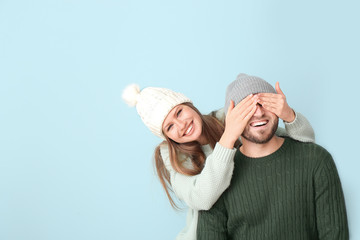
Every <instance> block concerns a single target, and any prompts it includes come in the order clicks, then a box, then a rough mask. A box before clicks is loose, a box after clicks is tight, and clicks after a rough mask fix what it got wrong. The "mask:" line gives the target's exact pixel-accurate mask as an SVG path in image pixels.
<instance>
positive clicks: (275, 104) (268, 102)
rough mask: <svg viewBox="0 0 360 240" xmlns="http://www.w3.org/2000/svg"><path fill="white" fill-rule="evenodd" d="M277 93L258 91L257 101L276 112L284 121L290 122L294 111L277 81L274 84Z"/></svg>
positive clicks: (293, 117)
mask: <svg viewBox="0 0 360 240" xmlns="http://www.w3.org/2000/svg"><path fill="white" fill-rule="evenodd" d="M275 90H276V92H277V93H259V94H257V96H259V103H260V104H261V105H262V106H263V108H265V109H266V110H268V111H270V112H272V113H274V114H276V115H277V116H278V117H279V118H281V119H282V120H284V121H285V122H292V121H294V119H295V112H294V110H292V108H291V107H290V106H289V105H288V104H287V102H286V97H285V94H284V93H283V92H282V91H281V89H280V85H279V82H276V84H275Z"/></svg>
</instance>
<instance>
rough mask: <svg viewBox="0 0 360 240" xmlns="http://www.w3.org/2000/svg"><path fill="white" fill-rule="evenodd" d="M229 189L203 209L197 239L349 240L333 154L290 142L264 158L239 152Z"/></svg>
mask: <svg viewBox="0 0 360 240" xmlns="http://www.w3.org/2000/svg"><path fill="white" fill-rule="evenodd" d="M234 161H235V168H234V173H233V177H232V180H231V185H230V187H229V188H228V189H227V190H226V191H225V192H224V194H223V195H222V196H221V198H220V199H219V200H218V201H217V202H216V204H215V205H214V206H213V208H212V209H210V210H209V211H200V212H199V219H198V228H197V237H198V238H197V239H198V240H205V239H206V240H212V239H214V240H215V239H216V240H223V239H234V240H236V239H246V240H253V239H256V240H268V239H269V240H270V239H274V240H289V239H291V240H300V239H301V240H305V239H306V240H308V239H320V240H325V239H326V240H335V239H336V240H345V239H348V238H349V232H348V224H347V217H346V210H345V202H344V197H343V192H342V189H341V183H340V179H339V177H338V173H337V170H336V167H335V163H334V161H333V159H332V157H331V155H330V154H329V153H328V152H327V151H326V150H325V149H324V148H322V147H320V146H319V145H316V144H313V143H300V142H297V141H295V140H292V139H287V138H286V140H285V142H284V144H283V145H282V146H281V147H280V149H279V150H277V151H276V152H274V153H273V154H270V155H269V156H266V157H263V158H249V157H246V156H244V155H243V154H241V153H240V152H237V154H236V156H235V160H234Z"/></svg>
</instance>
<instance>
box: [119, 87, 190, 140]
mask: <svg viewBox="0 0 360 240" xmlns="http://www.w3.org/2000/svg"><path fill="white" fill-rule="evenodd" d="M122 98H123V99H124V100H125V102H126V103H127V104H128V105H129V106H131V107H133V106H136V110H137V112H138V114H139V115H140V117H141V120H142V121H143V122H144V124H145V125H146V126H147V127H148V128H149V129H150V131H151V132H152V133H154V134H155V135H156V136H158V137H161V138H163V139H165V136H164V135H163V133H162V124H163V122H164V120H165V118H166V116H167V115H168V114H169V112H170V111H171V110H172V109H173V108H174V107H175V106H177V105H179V104H181V103H186V102H190V103H191V102H192V101H191V100H190V99H189V98H187V97H186V96H185V95H184V94H182V93H177V92H174V91H172V90H170V89H167V88H156V87H147V88H144V89H143V90H141V91H140V88H139V86H138V85H136V84H131V85H129V86H127V87H126V88H125V90H124V92H123V94H122Z"/></svg>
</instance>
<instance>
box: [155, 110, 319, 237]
mask: <svg viewBox="0 0 360 240" xmlns="http://www.w3.org/2000/svg"><path fill="white" fill-rule="evenodd" d="M216 116H217V117H218V118H219V120H222V117H223V116H224V114H223V112H218V113H217V114H216ZM284 124H285V129H283V128H278V131H277V132H276V135H278V136H289V137H291V138H293V139H296V140H299V141H302V142H314V141H315V136H314V131H313V129H312V127H311V125H310V123H309V122H308V120H307V119H306V118H305V117H304V116H303V115H301V114H300V113H296V114H295V120H294V121H293V122H291V123H284ZM202 150H203V151H204V154H205V156H206V161H205V166H204V168H203V170H202V172H201V173H200V174H198V175H195V176H186V175H183V174H180V173H178V172H176V171H175V170H174V169H173V168H172V166H171V163H170V159H169V151H168V148H167V145H162V146H161V148H160V152H161V156H162V159H163V161H164V164H165V167H166V169H167V170H168V171H169V172H170V181H171V186H172V189H173V190H174V193H175V195H176V196H177V197H178V198H179V199H180V200H182V201H184V202H185V203H186V204H187V205H188V207H189V209H188V213H187V219H186V226H185V228H184V229H183V230H182V231H181V232H180V233H179V234H178V236H177V237H176V240H196V228H197V221H198V211H199V210H208V209H210V208H211V207H212V206H213V204H214V203H215V202H216V201H217V200H218V198H219V197H220V195H221V194H222V193H223V192H224V191H225V190H226V188H227V187H228V186H229V185H230V180H231V176H232V172H233V169H234V161H233V160H234V156H235V152H236V149H235V148H233V149H228V148H225V147H223V146H221V144H219V143H217V144H216V146H215V148H214V149H212V148H211V147H210V146H209V145H204V146H202ZM183 164H184V165H185V166H187V167H190V168H191V166H192V164H191V160H190V159H185V160H184V162H183Z"/></svg>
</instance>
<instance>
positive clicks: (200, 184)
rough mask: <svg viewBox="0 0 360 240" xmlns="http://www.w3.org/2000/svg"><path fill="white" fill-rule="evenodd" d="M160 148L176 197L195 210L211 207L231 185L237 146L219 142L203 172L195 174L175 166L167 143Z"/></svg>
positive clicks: (208, 158) (207, 159) (207, 160)
mask: <svg viewBox="0 0 360 240" xmlns="http://www.w3.org/2000/svg"><path fill="white" fill-rule="evenodd" d="M160 151H161V156H162V158H163V161H164V164H165V167H166V168H167V170H168V171H169V172H170V181H171V186H172V188H173V190H174V192H175V194H176V196H177V197H178V198H179V199H180V200H182V201H184V202H185V203H186V204H187V205H188V206H189V207H190V208H192V209H194V210H209V209H210V208H211V207H212V206H213V204H214V203H215V202H216V201H217V200H218V198H219V197H220V196H221V194H222V193H223V192H224V191H225V190H226V189H227V188H228V186H229V185H230V181H231V176H232V172H233V169H234V156H235V153H236V149H235V148H233V149H228V148H225V147H223V146H221V144H219V143H217V144H216V145H215V148H214V151H213V152H212V153H211V154H210V155H209V156H208V157H207V158H206V162H205V166H204V168H203V170H202V172H201V173H200V174H198V175H195V176H186V175H183V174H180V173H178V172H176V171H175V170H174V169H173V168H172V166H171V163H170V159H169V151H168V148H167V146H161V148H160ZM188 161H190V160H188Z"/></svg>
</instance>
